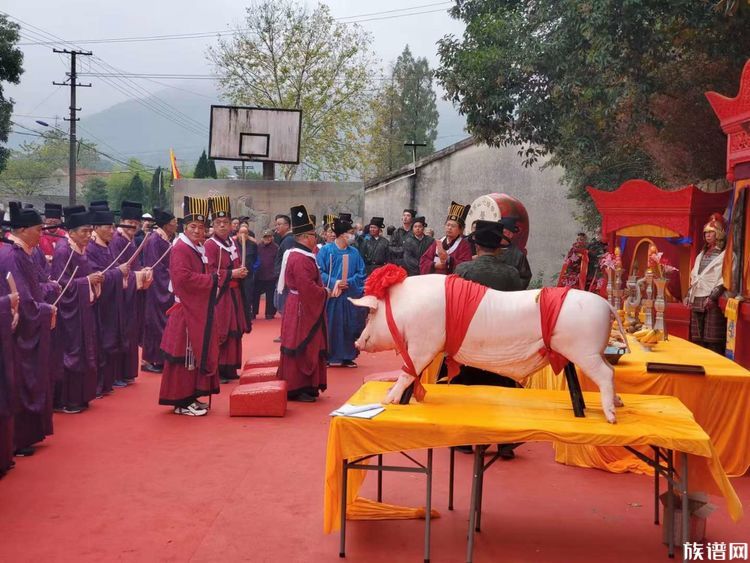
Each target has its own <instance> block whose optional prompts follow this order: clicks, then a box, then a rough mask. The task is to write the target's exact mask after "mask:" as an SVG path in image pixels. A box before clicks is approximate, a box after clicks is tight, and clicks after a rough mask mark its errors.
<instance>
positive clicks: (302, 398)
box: [289, 393, 317, 403]
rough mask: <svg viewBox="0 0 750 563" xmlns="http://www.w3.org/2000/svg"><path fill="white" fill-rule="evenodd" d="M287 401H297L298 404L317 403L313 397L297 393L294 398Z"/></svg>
mask: <svg viewBox="0 0 750 563" xmlns="http://www.w3.org/2000/svg"><path fill="white" fill-rule="evenodd" d="M289 400H290V401H298V402H300V403H314V402H315V401H317V399H316V398H315V397H313V396H312V395H308V394H307V393H299V394H298V395H295V396H294V397H289Z"/></svg>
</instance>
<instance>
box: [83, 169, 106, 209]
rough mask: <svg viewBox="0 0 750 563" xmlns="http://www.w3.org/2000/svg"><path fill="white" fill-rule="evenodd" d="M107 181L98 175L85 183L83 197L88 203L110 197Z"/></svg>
mask: <svg viewBox="0 0 750 563" xmlns="http://www.w3.org/2000/svg"><path fill="white" fill-rule="evenodd" d="M108 195H109V194H108V192H107V182H105V181H104V180H103V179H101V178H97V177H96V176H94V177H92V178H89V179H88V180H86V182H85V183H84V184H83V198H84V200H86V203H91V202H92V201H101V200H106V199H107V197H108Z"/></svg>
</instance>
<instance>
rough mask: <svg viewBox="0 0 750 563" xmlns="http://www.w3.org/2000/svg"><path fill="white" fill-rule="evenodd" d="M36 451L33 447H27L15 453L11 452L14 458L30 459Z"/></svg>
mask: <svg viewBox="0 0 750 563" xmlns="http://www.w3.org/2000/svg"><path fill="white" fill-rule="evenodd" d="M35 451H36V448H34V446H29V447H28V448H19V449H17V450H16V451H15V452H13V455H14V456H16V457H31V456H32V455H34V452H35Z"/></svg>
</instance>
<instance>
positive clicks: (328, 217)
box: [323, 213, 336, 227]
mask: <svg viewBox="0 0 750 563" xmlns="http://www.w3.org/2000/svg"><path fill="white" fill-rule="evenodd" d="M335 219H336V216H335V215H334V214H333V213H326V214H325V215H323V226H324V227H327V226H328V225H333V222H334V220H335Z"/></svg>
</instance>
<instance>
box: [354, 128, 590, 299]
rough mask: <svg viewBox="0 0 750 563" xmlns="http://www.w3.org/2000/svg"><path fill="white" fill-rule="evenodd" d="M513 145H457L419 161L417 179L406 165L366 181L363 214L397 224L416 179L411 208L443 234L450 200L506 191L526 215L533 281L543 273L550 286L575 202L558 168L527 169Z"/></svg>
mask: <svg viewBox="0 0 750 563" xmlns="http://www.w3.org/2000/svg"><path fill="white" fill-rule="evenodd" d="M516 151H517V149H515V148H513V147H501V148H491V147H487V146H485V145H476V144H474V143H473V142H472V141H471V140H470V139H467V140H464V141H461V142H459V143H456V144H455V145H452V146H451V147H447V148H445V149H443V150H442V151H439V152H437V153H435V154H433V155H430V156H428V157H425V158H423V159H422V160H420V161H418V162H417V173H416V176H412V177H409V174H410V173H411V170H410V169H409V167H404V168H403V169H401V170H400V171H398V173H396V174H391V175H390V176H386V177H383V178H380V179H375V180H374V181H372V182H368V183H367V184H366V186H365V216H366V217H367V218H368V219H369V217H371V216H373V215H375V216H382V217H385V222H386V225H396V226H398V225H400V224H401V213H402V211H403V209H404V208H405V207H409V203H410V193H411V192H410V185H411V182H413V181H415V182H416V186H415V202H414V203H415V204H416V209H417V211H418V212H419V214H420V215H424V216H425V217H426V219H427V222H428V223H429V225H430V226H431V227H433V228H434V229H435V234H436V235H438V234H439V235H440V236H442V234H443V223H444V221H445V217H446V215H447V213H448V208H449V206H450V203H451V200H455V201H457V202H459V203H471V202H472V201H474V200H475V199H476V198H477V197H479V196H481V195H485V194H488V193H493V192H498V193H506V194H508V195H511V196H513V197H515V198H517V199H519V200H520V201H521V202H522V203H523V204H524V206H525V207H526V209H527V211H528V213H529V223H530V225H529V227H530V233H529V241H528V245H527V250H528V257H529V262H530V264H531V269H532V271H533V272H534V276H535V277H536V276H537V275H538V274H539V272H540V271H543V272H544V283H545V285H549V281H550V278H551V276H553V275H554V276H556V275H557V274H558V273H559V271H560V267H561V265H562V259H563V257H564V255H565V253H566V252H567V251H568V249H569V248H570V245H571V244H572V243H573V241H574V240H575V235H576V233H577V232H578V231H579V230H580V226H579V225H578V224H577V223H576V221H575V219H574V218H573V213H574V211H575V209H576V205H575V202H573V201H571V200H569V199H567V197H566V192H567V190H566V188H565V187H564V186H563V185H562V184H561V183H560V178H561V175H562V171H561V170H560V169H559V168H547V169H544V170H541V169H540V167H539V166H534V167H529V168H525V167H524V166H523V164H522V163H521V159H520V157H518V156H517V154H516Z"/></svg>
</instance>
